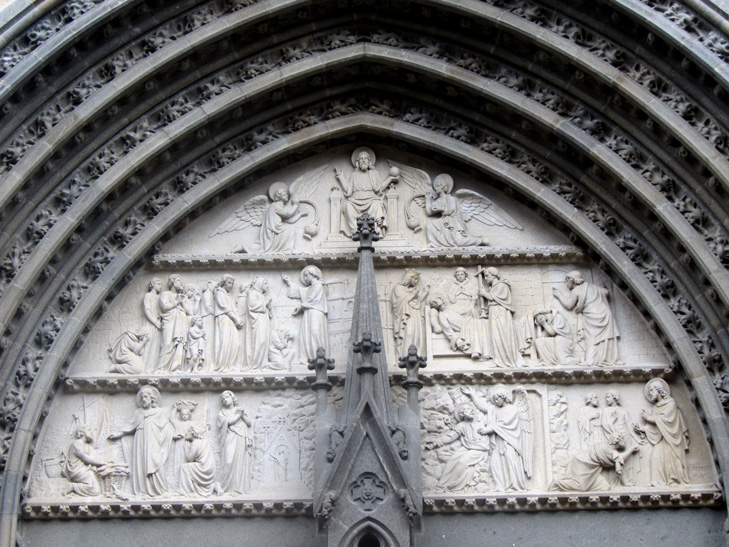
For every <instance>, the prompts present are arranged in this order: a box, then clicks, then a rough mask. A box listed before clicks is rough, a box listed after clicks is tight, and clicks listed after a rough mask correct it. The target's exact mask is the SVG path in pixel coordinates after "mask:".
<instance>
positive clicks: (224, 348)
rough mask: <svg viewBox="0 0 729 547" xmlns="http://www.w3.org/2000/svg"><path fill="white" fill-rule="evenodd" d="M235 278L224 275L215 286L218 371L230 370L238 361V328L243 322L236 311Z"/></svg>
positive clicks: (214, 367)
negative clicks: (233, 291) (234, 298)
mask: <svg viewBox="0 0 729 547" xmlns="http://www.w3.org/2000/svg"><path fill="white" fill-rule="evenodd" d="M234 285H235V280H234V279H233V276H231V275H227V274H226V275H224V276H223V278H222V279H221V280H220V283H218V286H217V287H215V363H214V364H213V370H215V371H216V372H230V371H232V370H233V369H234V368H235V366H236V364H237V363H238V354H239V351H240V337H239V336H238V330H239V329H241V328H242V327H243V322H242V321H241V319H240V317H239V316H238V314H237V313H236V311H235V308H234V303H233V297H232V295H231V294H230V292H231V291H232V290H233V286H234Z"/></svg>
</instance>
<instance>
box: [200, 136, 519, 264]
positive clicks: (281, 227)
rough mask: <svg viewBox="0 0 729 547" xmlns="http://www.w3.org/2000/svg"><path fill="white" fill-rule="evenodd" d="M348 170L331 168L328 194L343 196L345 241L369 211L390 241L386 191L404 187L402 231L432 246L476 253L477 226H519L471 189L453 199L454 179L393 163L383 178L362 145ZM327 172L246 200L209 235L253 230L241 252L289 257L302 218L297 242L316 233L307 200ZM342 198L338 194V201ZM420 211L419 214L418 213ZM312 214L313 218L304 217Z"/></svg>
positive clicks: (313, 209) (480, 240)
mask: <svg viewBox="0 0 729 547" xmlns="http://www.w3.org/2000/svg"><path fill="white" fill-rule="evenodd" d="M351 161H352V166H353V168H354V169H353V171H352V173H351V174H350V175H349V176H348V177H345V176H344V174H343V172H342V170H341V169H339V168H334V170H333V171H334V178H335V179H336V184H335V185H334V186H333V187H332V191H333V192H334V193H336V194H340V192H341V194H343V198H344V202H343V204H342V205H341V208H340V211H339V213H333V214H338V215H339V218H332V219H331V224H332V228H333V230H334V231H336V230H337V228H336V227H337V226H339V227H340V229H339V231H341V232H342V234H344V235H345V236H347V237H349V236H351V235H352V234H353V233H354V232H355V231H356V229H357V218H359V217H360V216H362V215H363V214H365V213H367V214H369V215H370V216H371V217H372V218H374V219H375V223H376V225H377V228H378V230H379V231H380V233H381V235H382V236H383V237H386V236H387V233H388V230H389V225H390V220H391V218H392V215H396V214H397V212H396V211H388V204H387V199H386V193H387V191H388V189H392V188H394V186H395V185H396V184H397V183H399V182H400V181H402V182H403V183H404V184H406V185H407V186H408V187H409V188H410V190H411V191H412V197H410V198H409V200H408V201H407V203H406V204H405V216H406V221H407V226H408V227H409V228H410V229H411V230H413V231H414V232H419V231H420V230H421V229H422V227H423V226H422V224H423V223H424V224H425V234H426V238H427V241H428V245H429V246H430V247H473V246H478V245H487V244H488V243H487V242H486V239H485V237H483V236H481V235H478V234H477V233H475V232H474V224H475V223H474V222H472V221H477V222H478V223H480V224H482V225H484V226H495V227H498V228H511V229H518V230H521V229H522V227H521V225H519V223H518V222H516V221H515V220H514V219H513V218H511V217H510V216H509V215H508V213H506V212H505V211H503V210H502V209H501V208H500V207H499V206H498V205H496V204H494V203H493V202H492V201H491V200H489V199H488V198H486V197H484V196H482V195H480V194H478V193H476V192H473V191H471V190H458V191H456V192H455V193H453V186H454V182H453V178H452V177H451V176H450V175H447V174H441V175H438V176H437V177H436V178H435V179H434V180H433V182H432V183H431V180H430V176H429V175H428V174H427V173H426V172H425V171H422V170H420V169H415V168H413V167H408V166H406V165H402V164H399V163H396V162H394V161H390V162H389V163H390V166H391V167H390V170H389V173H388V176H387V177H386V178H385V179H384V180H383V178H382V177H381V176H380V174H379V173H378V171H377V170H376V169H375V162H376V158H375V153H374V151H373V150H372V149H371V148H368V147H360V148H357V149H356V150H355V151H354V152H353V153H352V158H351ZM327 172H329V166H328V165H325V166H322V167H320V168H318V169H314V170H312V171H309V172H307V173H305V174H304V175H302V176H301V177H299V178H297V179H296V180H295V181H294V182H293V183H292V184H291V186H290V187H287V185H286V184H285V183H283V182H276V183H274V184H272V185H271V186H270V188H269V191H268V196H266V195H259V196H255V197H253V198H251V199H249V200H248V201H246V202H245V203H244V204H243V205H242V206H241V207H240V208H239V209H238V210H236V211H235V214H234V215H233V216H232V217H231V218H229V219H228V220H226V221H225V222H224V223H223V224H221V225H220V226H219V227H218V228H217V229H216V230H215V231H214V232H213V233H212V234H211V237H212V236H216V235H220V234H225V233H231V232H236V231H241V230H245V229H248V228H253V229H254V230H258V237H257V238H256V239H255V241H253V242H252V243H250V244H246V245H244V246H243V247H242V248H239V249H237V250H238V252H270V253H281V252H291V251H294V250H295V248H296V245H297V238H298V236H297V224H298V223H299V221H301V220H302V219H305V218H306V221H307V222H308V224H306V226H304V228H303V234H302V236H303V237H304V238H305V239H311V238H312V237H314V236H316V235H317V234H318V233H319V211H318V209H317V206H316V205H315V203H314V202H313V201H312V197H313V194H314V193H315V191H316V189H317V187H320V186H322V184H323V183H325V182H328V181H325V180H323V177H324V175H325V173H327ZM341 194H340V195H341ZM413 206H416V207H420V208H421V209H423V213H422V214H418V213H417V212H416V211H417V208H416V210H415V211H413ZM310 213H312V214H313V218H308V217H309V215H310Z"/></svg>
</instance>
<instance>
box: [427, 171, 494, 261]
mask: <svg viewBox="0 0 729 547" xmlns="http://www.w3.org/2000/svg"><path fill="white" fill-rule="evenodd" d="M433 189H434V190H435V194H432V193H430V192H426V193H425V214H426V215H428V222H427V224H426V228H425V233H426V235H427V237H428V245H430V246H431V247H473V246H476V245H488V243H487V242H486V238H484V237H481V236H477V235H472V234H471V233H470V231H469V230H468V227H467V226H466V221H465V220H464V219H463V213H462V212H461V204H460V201H459V199H458V198H457V197H456V196H454V195H452V194H451V192H452V191H453V177H451V176H450V175H447V174H445V173H443V174H441V175H438V176H437V177H435V179H434V180H433Z"/></svg>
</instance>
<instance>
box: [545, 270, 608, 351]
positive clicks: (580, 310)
mask: <svg viewBox="0 0 729 547" xmlns="http://www.w3.org/2000/svg"><path fill="white" fill-rule="evenodd" d="M565 281H566V283H567V289H568V292H564V291H562V290H560V289H559V288H557V287H554V288H553V289H552V291H553V293H554V297H555V298H556V299H557V300H558V301H559V302H560V304H562V305H563V306H564V307H565V309H567V310H571V311H574V312H575V313H576V314H577V322H578V323H577V338H578V340H581V341H583V342H584V344H585V364H587V365H617V364H619V363H620V360H619V358H618V338H619V337H620V333H619V332H618V326H617V323H616V322H615V318H614V317H613V313H612V311H610V306H609V304H608V291H607V289H604V288H602V287H598V286H596V285H594V284H592V283H588V282H586V281H585V280H584V279H582V274H581V273H580V272H578V271H573V272H570V273H568V274H567V276H566V277H565Z"/></svg>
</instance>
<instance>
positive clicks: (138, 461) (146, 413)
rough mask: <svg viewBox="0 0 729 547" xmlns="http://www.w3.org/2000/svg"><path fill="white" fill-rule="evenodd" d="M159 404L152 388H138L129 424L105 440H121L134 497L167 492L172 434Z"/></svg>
mask: <svg viewBox="0 0 729 547" xmlns="http://www.w3.org/2000/svg"><path fill="white" fill-rule="evenodd" d="M159 403H160V394H159V391H158V390H157V388H156V387H153V386H149V385H147V386H143V387H141V388H140V389H139V391H138V392H137V410H135V411H134V414H133V415H132V418H131V420H129V421H128V422H127V423H126V424H125V425H123V426H122V427H121V429H120V430H119V432H118V433H113V434H111V435H109V437H108V439H109V440H112V441H113V440H116V439H120V438H121V439H122V449H123V451H124V458H125V459H126V461H127V464H128V465H129V470H130V477H129V478H130V482H131V484H132V493H133V494H134V495H135V496H161V495H163V494H165V493H166V492H167V490H168V486H167V475H166V473H165V464H166V463H167V457H168V456H169V454H170V447H171V444H172V437H173V436H174V433H175V430H174V427H173V426H172V423H171V422H170V420H169V416H168V414H167V413H166V412H164V411H163V410H162V409H161V408H160V406H159Z"/></svg>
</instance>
